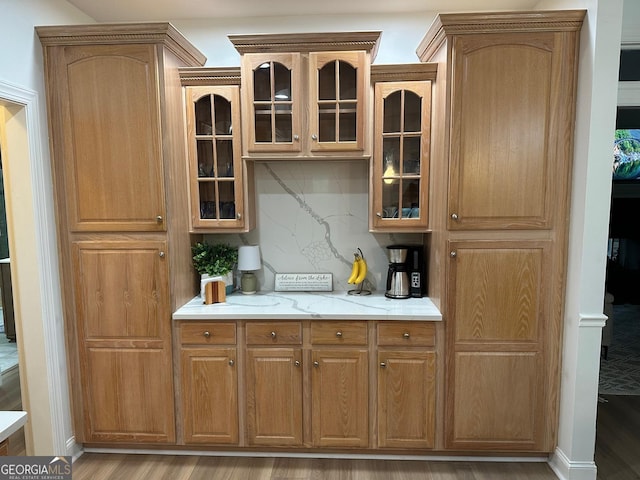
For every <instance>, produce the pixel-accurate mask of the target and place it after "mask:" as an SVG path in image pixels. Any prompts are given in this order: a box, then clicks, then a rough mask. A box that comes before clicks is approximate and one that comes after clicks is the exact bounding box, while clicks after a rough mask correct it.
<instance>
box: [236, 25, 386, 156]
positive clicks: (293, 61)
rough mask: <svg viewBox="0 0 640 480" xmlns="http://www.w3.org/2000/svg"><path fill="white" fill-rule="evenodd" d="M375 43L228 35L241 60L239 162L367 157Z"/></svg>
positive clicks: (345, 36)
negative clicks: (246, 159)
mask: <svg viewBox="0 0 640 480" xmlns="http://www.w3.org/2000/svg"><path fill="white" fill-rule="evenodd" d="M379 36H380V32H357V33H355V32H354V33H336V34H285V35H230V36H229V38H230V40H231V41H232V42H233V44H234V46H235V47H236V49H237V50H238V51H239V52H240V53H241V54H242V67H241V68H242V90H243V92H242V105H243V107H242V114H243V115H242V116H243V138H244V143H243V155H245V156H248V157H251V158H270V157H274V155H276V154H277V155H276V158H289V157H294V158H304V157H327V156H328V157H336V156H337V157H347V158H368V157H369V156H370V154H371V147H370V145H369V144H370V132H369V122H368V116H369V115H370V110H369V109H370V107H369V93H368V86H369V77H370V64H371V61H372V59H373V57H374V56H375V51H376V49H377V42H378V39H379Z"/></svg>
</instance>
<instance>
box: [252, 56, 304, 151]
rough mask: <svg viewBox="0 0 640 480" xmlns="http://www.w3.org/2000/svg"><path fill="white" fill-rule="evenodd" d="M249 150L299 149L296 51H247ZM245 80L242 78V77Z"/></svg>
mask: <svg viewBox="0 0 640 480" xmlns="http://www.w3.org/2000/svg"><path fill="white" fill-rule="evenodd" d="M243 63H244V65H243V72H244V75H245V79H246V84H247V87H246V91H247V94H248V95H249V98H248V99H247V100H246V103H247V104H248V105H246V106H245V107H248V109H245V112H244V113H245V115H246V117H247V120H246V121H247V122H251V128H250V129H249V132H248V133H249V135H248V150H249V151H250V152H269V151H281V152H287V151H293V152H295V151H299V150H300V148H301V147H300V120H299V118H300V114H299V110H300V104H299V100H298V99H299V98H300V82H299V75H300V72H299V64H300V55H299V54H294V53H292V54H288V53H284V54H272V55H265V54H246V55H244V56H243ZM243 81H245V80H243Z"/></svg>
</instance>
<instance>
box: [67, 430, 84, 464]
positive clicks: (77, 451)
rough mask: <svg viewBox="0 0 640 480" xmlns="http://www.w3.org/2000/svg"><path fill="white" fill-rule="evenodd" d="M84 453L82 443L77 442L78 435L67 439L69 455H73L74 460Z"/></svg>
mask: <svg viewBox="0 0 640 480" xmlns="http://www.w3.org/2000/svg"><path fill="white" fill-rule="evenodd" d="M83 453H84V450H83V449H82V445H80V444H79V443H76V437H75V436H73V437H71V438H69V439H67V453H66V454H67V455H69V456H71V460H72V462H75V461H76V460H77V459H78V458H80V456H81V455H82V454H83Z"/></svg>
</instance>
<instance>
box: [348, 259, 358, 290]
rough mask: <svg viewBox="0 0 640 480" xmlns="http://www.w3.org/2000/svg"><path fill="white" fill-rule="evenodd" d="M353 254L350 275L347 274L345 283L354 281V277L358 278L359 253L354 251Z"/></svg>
mask: <svg viewBox="0 0 640 480" xmlns="http://www.w3.org/2000/svg"><path fill="white" fill-rule="evenodd" d="M353 256H354V259H353V265H351V275H350V276H349V279H348V280H347V283H356V278H358V273H360V263H359V262H358V260H359V259H360V255H358V254H357V253H354V254H353Z"/></svg>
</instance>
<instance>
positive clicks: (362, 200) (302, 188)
mask: <svg viewBox="0 0 640 480" xmlns="http://www.w3.org/2000/svg"><path fill="white" fill-rule="evenodd" d="M254 173H255V188H256V215H257V219H256V228H255V229H254V230H253V231H251V232H249V233H246V234H211V235H207V236H206V239H207V241H209V242H225V243H229V244H231V245H238V246H239V245H260V252H261V256H262V270H260V271H258V272H255V273H256V276H257V278H258V289H259V290H262V291H271V290H273V289H274V277H275V274H276V273H292V272H318V273H320V272H323V273H324V272H329V273H333V288H334V290H350V289H352V288H354V287H353V285H349V284H347V278H348V277H349V274H350V273H351V264H352V262H353V253H354V252H355V251H356V249H357V248H358V247H359V248H360V249H361V250H362V252H363V254H364V257H365V259H366V261H367V264H368V266H369V273H368V274H367V279H366V281H365V282H366V283H365V288H369V289H370V290H375V291H384V290H385V282H386V275H387V267H388V263H389V262H388V259H387V249H386V246H387V245H392V244H397V243H412V244H421V243H423V234H395V233H394V234H383V233H375V234H374V233H370V232H369V193H368V190H369V165H368V162H367V161H363V160H357V161H356V160H351V161H330V162H327V161H314V160H304V161H295V160H286V161H273V162H256V164H255V168H254Z"/></svg>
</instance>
